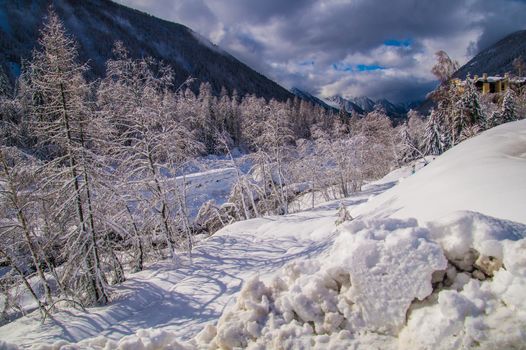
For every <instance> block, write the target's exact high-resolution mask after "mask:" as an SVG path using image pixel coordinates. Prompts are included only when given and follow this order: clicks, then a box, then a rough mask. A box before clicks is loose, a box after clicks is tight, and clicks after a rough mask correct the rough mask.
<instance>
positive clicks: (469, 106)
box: [452, 75, 486, 144]
mask: <svg viewBox="0 0 526 350" xmlns="http://www.w3.org/2000/svg"><path fill="white" fill-rule="evenodd" d="M484 128H486V119H485V115H484V113H483V111H482V108H481V104H480V98H479V93H478V91H477V89H476V87H475V84H474V82H473V80H472V79H471V78H470V77H469V75H468V76H467V77H466V81H465V85H464V91H463V92H462V94H461V96H460V98H459V100H458V101H457V102H456V103H455V105H454V111H453V120H452V141H453V144H457V143H459V142H460V141H462V140H463V139H465V138H467V137H468V135H472V134H473V133H476V132H477V130H481V129H484Z"/></svg>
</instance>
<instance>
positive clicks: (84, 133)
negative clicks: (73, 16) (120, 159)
mask: <svg viewBox="0 0 526 350" xmlns="http://www.w3.org/2000/svg"><path fill="white" fill-rule="evenodd" d="M39 44H40V46H41V50H39V51H35V52H34V54H33V58H32V61H31V62H30V63H29V65H28V68H27V71H26V72H25V73H24V74H25V75H26V78H27V81H28V85H27V91H26V92H25V93H26V94H28V95H29V96H30V98H31V108H30V113H31V126H32V130H33V131H34V133H35V135H36V136H37V138H38V140H39V141H40V143H41V144H42V145H45V147H46V148H47V150H48V152H49V156H50V157H51V158H53V160H52V161H50V162H48V164H47V168H48V171H49V176H50V177H49V179H48V181H47V184H53V186H56V190H55V189H48V191H50V193H56V194H55V195H57V196H58V197H59V198H60V201H57V202H55V208H54V214H55V218H56V219H57V220H63V221H66V222H69V236H68V238H67V242H68V243H67V244H68V248H67V249H68V252H69V254H68V257H67V259H68V263H69V264H70V266H71V267H72V268H71V271H72V275H71V281H72V282H74V283H77V282H79V281H85V284H83V283H84V282H81V285H78V288H79V289H80V290H81V292H82V293H84V294H85V295H84V299H85V300H86V302H87V303H89V304H95V303H101V304H104V303H106V301H107V290H106V287H105V285H106V278H105V275H104V271H103V269H102V266H101V260H100V255H99V241H98V229H97V227H96V224H95V221H96V220H95V217H94V211H93V199H94V188H93V186H94V183H93V181H94V179H93V171H92V169H93V165H94V159H95V158H93V156H92V154H91V152H90V151H89V149H88V147H89V145H90V143H92V142H93V140H94V139H95V138H96V137H95V133H94V130H93V128H92V127H93V125H94V121H93V119H92V117H93V114H92V113H91V108H90V106H89V103H88V96H89V93H90V87H89V85H88V84H87V83H86V81H85V80H84V78H83V73H84V72H85V71H86V69H87V67H86V66H84V65H79V64H78V63H77V50H76V47H75V44H74V42H73V40H72V39H70V38H69V37H68V36H67V35H66V32H65V29H64V26H63V24H62V22H61V21H60V19H59V18H58V16H57V15H56V14H55V13H54V12H53V10H50V12H49V18H48V22H47V23H46V24H45V26H44V28H43V30H42V32H41V37H40V40H39ZM95 163H96V162H95ZM56 199H57V200H58V198H56ZM70 208H75V211H74V214H73V213H71V212H70V210H69V209H70ZM73 218H75V219H74V220H72V219H73Z"/></svg>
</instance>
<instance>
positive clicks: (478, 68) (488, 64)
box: [453, 30, 526, 79]
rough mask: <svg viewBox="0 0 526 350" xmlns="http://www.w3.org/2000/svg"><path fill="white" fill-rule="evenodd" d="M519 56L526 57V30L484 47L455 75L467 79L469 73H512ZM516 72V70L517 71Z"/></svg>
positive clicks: (480, 74)
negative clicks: (514, 62)
mask: <svg viewBox="0 0 526 350" xmlns="http://www.w3.org/2000/svg"><path fill="white" fill-rule="evenodd" d="M519 56H522V57H523V58H524V57H526V30H519V31H517V32H514V33H511V34H509V35H507V36H505V37H504V38H502V39H501V40H499V41H498V42H496V43H495V44H493V45H491V46H490V47H487V48H484V49H483V50H482V51H480V52H479V53H478V54H477V55H475V57H473V58H472V59H471V60H470V61H469V62H468V63H466V64H465V65H463V66H462V67H460V69H459V70H458V71H456V72H455V74H454V75H453V77H455V78H459V79H465V78H466V75H467V74H468V73H469V74H471V75H472V76H473V75H475V74H477V75H479V76H482V74H484V73H488V75H490V76H491V75H501V76H502V75H504V74H505V73H512V72H514V71H515V69H514V68H513V60H514V59H515V58H517V57H519ZM515 73H516V72H515Z"/></svg>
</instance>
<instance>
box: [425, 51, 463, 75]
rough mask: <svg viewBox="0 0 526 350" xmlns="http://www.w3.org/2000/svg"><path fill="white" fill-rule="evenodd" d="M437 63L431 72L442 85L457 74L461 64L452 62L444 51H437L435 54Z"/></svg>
mask: <svg viewBox="0 0 526 350" xmlns="http://www.w3.org/2000/svg"><path fill="white" fill-rule="evenodd" d="M435 56H436V59H437V63H436V64H435V65H434V66H433V68H432V69H431V72H432V73H433V74H434V75H435V76H436V77H437V78H438V80H440V82H441V83H445V82H447V81H448V80H449V79H450V78H451V76H452V75H453V73H455V72H456V71H457V70H458V68H459V64H458V62H457V61H455V60H452V59H451V58H450V57H449V55H448V54H447V53H446V52H445V51H443V50H440V51H437V52H436V53H435Z"/></svg>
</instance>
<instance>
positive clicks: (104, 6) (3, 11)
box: [0, 0, 293, 101]
mask: <svg viewBox="0 0 526 350" xmlns="http://www.w3.org/2000/svg"><path fill="white" fill-rule="evenodd" d="M50 4H52V5H53V7H54V9H55V11H56V12H57V14H58V15H59V16H60V18H61V19H62V20H63V21H64V24H65V26H66V29H67V31H68V34H70V35H72V36H73V37H74V39H75V40H76V42H77V43H78V44H79V54H80V60H81V61H82V62H88V63H89V65H90V68H91V71H90V72H89V73H90V75H91V76H90V78H100V77H101V76H103V75H104V73H105V71H106V61H107V59H108V58H110V57H112V47H113V44H114V42H115V41H117V40H119V41H122V42H123V43H124V45H125V46H126V47H127V49H128V50H129V52H130V55H131V57H133V58H143V57H147V56H151V57H153V58H155V59H157V60H162V61H163V62H164V63H166V64H169V65H170V66H171V67H172V68H173V69H174V73H175V80H176V81H175V85H176V86H178V85H180V84H182V83H183V82H184V81H185V80H186V79H187V78H188V76H190V75H191V76H192V77H194V78H196V79H197V80H198V81H200V82H209V83H210V84H211V85H212V89H213V91H214V93H216V94H218V95H219V93H220V91H221V88H222V87H225V88H226V89H227V90H229V91H230V92H232V91H233V90H237V93H238V94H239V95H240V96H244V95H246V94H255V95H257V96H260V97H265V98H266V99H271V98H275V99H277V100H280V101H285V100H287V99H289V98H292V97H293V95H292V94H291V93H290V92H289V91H287V90H286V89H284V88H283V87H281V86H280V85H278V84H276V83H275V82H273V81H271V80H270V79H268V78H266V77H265V76H263V75H262V74H259V73H258V72H256V71H254V70H253V69H251V68H250V67H248V66H247V65H245V64H244V63H242V62H240V61H239V60H237V59H236V58H235V57H233V56H232V55H230V54H228V53H226V52H225V51H223V50H221V49H220V48H218V47H217V46H215V45H213V44H212V43H210V42H209V41H208V40H206V39H205V38H203V37H202V36H200V35H199V34H197V33H195V32H194V31H192V30H191V29H189V28H187V27H185V26H183V25H181V24H177V23H171V22H168V21H164V20H161V19H158V18H155V17H153V16H150V15H148V14H145V13H142V12H140V11H137V10H133V9H131V8H128V7H125V6H122V5H120V4H118V3H116V2H113V1H110V0H82V1H76V0H32V1H29V0H23V1H18V0H17V1H13V0H0V68H3V69H4V70H5V71H6V72H7V74H8V75H9V76H10V79H11V81H12V82H13V81H14V79H15V77H16V76H18V75H19V74H20V67H21V62H22V60H27V59H29V58H30V57H31V52H32V50H33V49H34V48H35V46H36V45H37V39H38V30H39V29H40V28H42V21H43V20H44V19H45V17H46V15H47V12H48V7H49V5H50ZM197 87H198V84H196V88H197Z"/></svg>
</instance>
